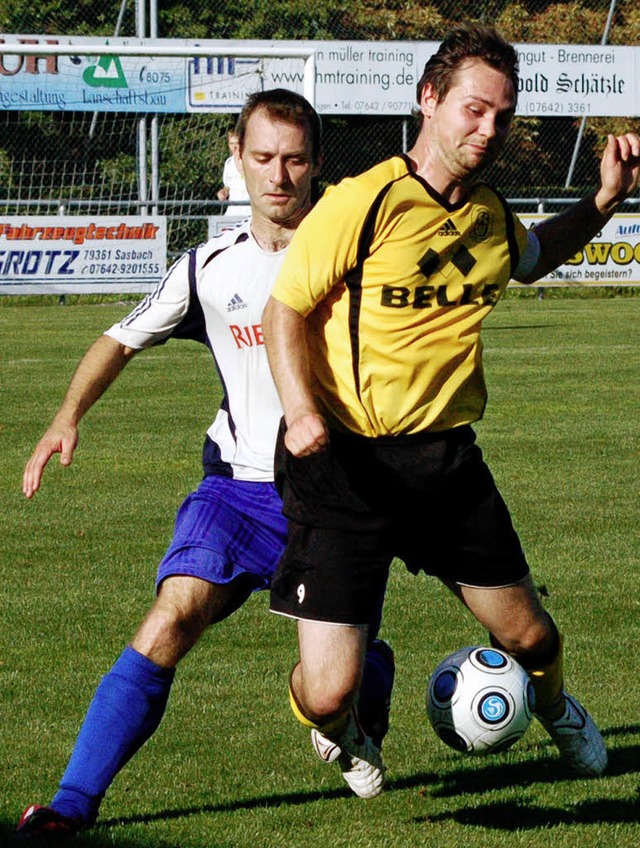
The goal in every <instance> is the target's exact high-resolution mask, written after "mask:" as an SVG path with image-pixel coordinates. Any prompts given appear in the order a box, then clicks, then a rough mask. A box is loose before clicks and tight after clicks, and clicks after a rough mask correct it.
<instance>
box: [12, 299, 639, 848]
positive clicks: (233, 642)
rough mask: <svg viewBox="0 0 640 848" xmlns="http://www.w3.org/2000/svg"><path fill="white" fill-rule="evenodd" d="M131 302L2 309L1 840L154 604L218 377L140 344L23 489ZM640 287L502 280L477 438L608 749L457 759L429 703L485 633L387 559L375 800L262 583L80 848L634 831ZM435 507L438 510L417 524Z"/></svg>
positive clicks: (51, 771)
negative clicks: (305, 712) (428, 689)
mask: <svg viewBox="0 0 640 848" xmlns="http://www.w3.org/2000/svg"><path fill="white" fill-rule="evenodd" d="M126 311H127V307H126V306H125V305H118V304H117V303H108V304H103V305H99V304H94V305H83V304H78V305H73V306H67V307H65V308H61V307H57V306H29V307H25V308H18V307H13V306H9V307H5V308H2V309H0V363H1V368H2V371H1V375H0V380H1V386H0V410H1V412H0V428H1V429H0V432H1V436H2V450H1V451H0V481H1V486H2V490H1V491H2V495H1V501H0V507H1V510H2V547H1V552H0V581H1V582H0V585H1V587H2V588H1V591H2V619H1V621H2V623H1V626H0V628H1V629H0V745H1V752H2V767H1V771H0V786H1V791H0V842H2V840H3V839H6V837H7V834H8V833H9V832H10V830H11V829H12V828H13V826H14V824H15V821H16V819H17V817H18V816H19V814H20V812H21V811H22V809H23V808H24V807H25V806H26V805H27V804H28V803H47V802H48V801H49V800H50V798H51V796H52V794H53V792H54V790H55V787H56V785H57V781H58V779H59V777H60V775H61V774H62V771H63V770H64V767H65V765H66V761H67V758H68V755H69V753H70V751H71V748H72V745H73V741H74V739H75V735H76V732H77V729H78V726H79V724H80V722H81V720H82V717H83V715H84V711H85V709H86V706H87V704H88V701H89V699H90V697H91V694H92V692H93V690H94V688H95V686H96V684H97V682H98V679H99V678H100V676H101V675H102V674H104V673H105V672H106V671H107V670H108V668H109V667H110V665H111V664H112V662H113V661H114V660H115V658H116V657H117V656H118V654H119V653H120V651H121V649H122V647H123V645H124V644H125V643H126V641H127V639H128V638H129V637H130V635H131V633H132V631H133V630H134V629H135V627H136V626H137V624H138V622H139V620H140V618H141V616H142V615H143V614H144V612H145V610H146V608H147V606H148V604H149V602H150V601H151V599H152V592H153V578H154V574H155V568H156V565H157V562H158V560H159V558H160V557H161V555H162V553H163V551H164V548H165V546H166V544H167V542H168V541H169V539H170V536H171V532H172V524H173V517H174V514H175V510H176V508H177V506H178V504H179V503H180V502H181V500H182V498H183V496H184V495H185V494H186V492H187V491H189V489H190V488H192V487H194V486H195V485H196V484H197V482H198V480H199V475H200V467H199V452H200V446H201V442H202V438H203V436H204V431H205V429H206V426H207V425H208V423H209V422H210V420H211V417H212V415H213V411H214V408H215V406H216V398H217V396H218V388H217V386H216V384H215V382H214V380H213V378H212V371H211V368H210V364H209V355H208V353H207V352H206V350H205V349H204V348H199V347H197V346H195V345H191V344H190V343H179V342H172V343H171V344H169V345H168V346H167V347H165V348H162V349H157V350H153V351H150V352H148V353H145V354H143V355H141V356H140V357H138V358H137V359H136V360H135V361H134V362H133V363H132V364H131V365H130V366H129V368H128V369H127V371H126V372H125V373H124V374H123V375H122V376H121V378H120V380H119V381H118V382H117V383H116V384H115V385H114V386H113V387H112V388H111V389H110V390H109V393H108V396H107V397H106V398H104V399H103V400H102V401H101V402H100V403H99V404H98V405H97V406H96V407H95V409H94V410H92V412H91V413H90V414H89V415H88V416H87V418H86V420H85V421H84V422H83V426H82V431H81V442H80V447H79V449H78V451H77V454H76V459H75V461H74V463H73V465H72V466H71V467H70V468H67V469H62V468H60V467H59V466H58V464H57V462H55V463H52V464H51V467H50V468H48V469H47V472H46V476H45V481H44V486H43V489H42V491H41V492H40V493H39V494H38V495H37V496H36V498H35V499H34V500H33V501H32V502H28V501H26V500H25V499H24V498H23V497H22V495H21V494H20V481H21V476H22V468H23V466H24V463H25V462H26V460H27V459H28V456H29V454H30V452H31V449H32V447H33V446H34V444H35V442H36V441H37V439H38V438H39V436H40V435H41V433H42V431H43V430H44V428H45V426H46V425H47V424H48V422H49V420H50V418H51V416H52V415H53V413H54V411H55V409H56V408H57V405H58V403H59V401H60V399H61V397H62V394H63V391H64V387H65V386H66V384H67V382H68V379H69V377H70V375H71V373H72V370H73V368H74V366H75V363H76V362H77V360H78V358H79V357H80V355H81V354H82V352H83V351H84V350H85V349H86V347H87V346H88V344H89V343H90V342H91V341H92V340H93V339H94V338H95V337H96V336H97V334H98V333H99V332H100V331H101V330H102V329H104V328H106V327H107V326H109V325H110V324H111V323H112V322H113V321H115V320H116V319H117V318H118V317H120V316H122V315H123V314H125V313H126ZM639 331H640V298H611V299H591V300H572V299H558V300H551V299H550V300H545V301H542V302H540V301H537V300H535V299H529V300H521V299H517V298H508V299H507V300H505V301H504V302H503V303H502V304H501V305H500V306H499V308H498V309H497V310H496V311H495V313H494V314H493V316H492V317H491V319H490V320H489V321H488V322H487V325H486V329H485V349H486V370H487V380H488V384H489V393H490V402H489V407H488V411H487V417H486V420H485V421H483V422H481V424H479V425H478V432H479V438H480V444H481V445H482V446H483V448H484V451H485V455H486V457H487V459H488V461H489V463H490V465H491V466H492V468H493V470H494V474H495V476H496V478H497V479H498V482H499V484H500V486H501V489H502V491H503V493H504V495H505V497H506V499H507V502H508V503H509V504H510V506H511V509H512V513H513V517H514V521H515V523H516V526H517V528H518V530H519V532H520V534H521V537H522V540H523V543H524V545H525V549H526V550H527V552H528V557H529V560H530V563H531V566H532V568H533V571H534V575H535V577H536V582H537V583H538V584H539V585H540V586H541V587H543V591H544V594H545V595H546V598H545V603H546V605H547V608H548V609H549V611H550V612H551V613H552V614H553V615H554V616H555V618H556V620H557V622H558V623H559V625H560V627H561V629H562V630H563V631H564V633H565V638H566V666H567V678H568V684H569V688H570V689H571V690H573V691H574V692H575V693H576V694H577V695H578V696H579V697H580V699H581V700H583V701H584V702H585V704H586V705H588V706H589V708H590V710H591V712H592V714H593V715H594V717H595V718H596V720H597V722H598V723H599V725H600V726H601V728H602V729H603V732H604V735H605V737H606V741H607V743H608V746H609V748H610V765H609V768H608V771H607V773H606V775H605V776H604V777H602V778H600V779H597V780H591V781H587V780H576V779H571V778H569V777H568V776H567V774H566V773H565V772H564V771H563V768H562V766H561V765H560V763H559V761H558V759H557V757H556V754H555V750H554V748H553V747H552V746H551V745H550V743H549V742H548V741H547V739H546V737H545V736H544V733H543V732H542V730H541V729H540V728H539V727H538V726H537V725H533V726H532V727H531V729H530V731H529V732H528V734H527V735H526V736H525V738H524V739H523V740H521V742H519V743H518V744H517V745H516V746H515V748H513V749H512V750H511V751H510V752H508V753H505V754H502V755H498V756H494V757H490V758H473V759H472V758H465V757H462V756H460V755H458V754H456V753H455V752H453V751H451V750H450V749H448V748H446V747H445V746H444V745H443V744H442V743H441V742H439V741H438V740H437V739H436V737H435V735H434V734H433V733H432V731H431V730H430V729H429V728H428V726H427V724H426V720H425V718H424V708H423V701H424V690H425V685H426V680H427V677H428V674H429V672H430V670H432V669H433V667H434V666H435V665H436V663H437V662H438V661H439V660H440V659H441V658H442V657H443V656H444V655H445V654H447V653H449V652H450V651H453V650H455V649H456V648H458V647H461V646H463V645H465V644H474V643H484V642H485V641H486V636H485V634H484V633H483V632H482V631H481V630H480V628H479V627H478V626H477V625H476V624H475V622H474V621H473V620H472V619H470V618H469V616H468V615H466V614H463V612H462V610H461V609H459V608H458V606H457V605H456V602H455V601H454V600H453V599H452V598H450V597H449V596H448V595H447V593H446V592H445V590H444V589H442V588H441V587H440V586H439V585H438V584H437V583H436V582H435V581H433V580H429V579H427V578H425V577H424V576H421V577H419V578H413V577H411V576H410V575H408V574H407V573H405V571H404V569H403V567H402V566H401V564H400V563H397V564H396V565H395V566H394V569H393V572H392V576H391V580H390V587H389V593H388V601H387V607H386V613H385V621H384V627H383V631H384V635H385V636H386V637H387V638H388V639H389V640H390V641H391V642H392V644H393V645H394V647H395V650H396V657H397V662H398V674H397V686H396V690H395V694H394V703H393V710H392V725H391V731H390V734H389V736H388V739H387V742H386V744H385V759H386V762H387V765H388V777H389V787H388V790H387V791H386V792H385V793H384V794H383V795H382V796H381V797H380V798H378V799H376V800H374V801H370V802H365V801H361V800H359V799H357V798H355V797H354V796H351V795H350V794H349V793H348V791H347V790H346V788H345V786H344V784H343V782H342V780H341V778H340V775H339V773H338V772H337V770H335V769H334V768H332V767H327V766H324V765H323V764H322V763H321V762H320V761H319V760H317V759H316V758H315V756H314V755H313V753H312V751H311V748H310V745H309V740H308V737H307V734H306V733H305V732H304V731H303V730H302V729H301V728H300V727H299V726H298V725H297V724H296V722H295V720H294V719H293V717H292V716H291V714H290V712H289V708H288V705H287V698H286V681H287V674H288V670H289V668H290V666H291V664H292V662H293V660H294V656H295V634H294V628H293V626H292V625H291V623H289V622H286V621H283V620H281V619H279V618H276V617H275V616H271V615H269V614H267V611H266V610H267V600H268V599H267V597H266V595H265V594H262V595H259V596H254V597H253V598H252V599H251V601H250V602H249V603H248V604H247V605H246V606H245V607H244V608H243V609H242V610H241V611H240V612H239V613H238V614H237V615H235V616H234V617H233V618H232V619H230V620H229V621H228V622H225V623H224V624H223V625H222V626H220V627H217V628H215V629H213V630H212V631H211V632H210V633H208V634H207V635H206V637H205V638H204V640H203V641H202V642H201V644H200V645H198V646H197V648H196V649H195V650H194V651H193V653H192V654H191V655H190V656H189V657H188V658H187V659H186V660H185V661H184V663H183V665H182V666H181V668H180V670H179V672H178V679H177V682H176V685H175V686H174V689H173V693H172V697H171V700H170V704H169V708H168V711H167V714H166V716H165V720H164V722H163V724H162V726H161V728H160V730H159V732H158V733H157V734H156V735H155V737H154V738H153V739H152V740H151V742H150V743H149V744H148V745H147V746H146V747H145V748H144V749H143V750H142V752H141V753H140V754H139V755H138V756H137V757H136V758H135V759H134V760H133V761H132V762H131V763H130V764H129V765H128V766H127V767H126V769H125V770H124V771H123V772H122V774H121V775H120V776H119V778H118V779H117V780H116V782H115V784H114V785H113V787H112V789H111V790H110V792H109V793H108V795H107V797H106V799H105V801H104V803H103V807H102V814H101V819H100V821H99V823H98V825H97V826H96V827H95V828H94V830H93V831H92V832H91V833H89V834H87V835H86V836H84V837H83V838H82V839H81V840H80V839H78V840H77V841H76V843H75V844H81V845H87V846H96V848H99V846H119V848H134V846H136V847H138V846H139V848H142V847H143V846H144V848H169V846H171V848H196V846H197V848H272V846H274V848H275V846H296V848H370V847H371V848H407V846H416V848H423V846H424V848H454V846H460V845H464V846H465V848H503V846H504V847H505V848H506V847H507V846H508V848H512V847H513V846H526V848H548V847H549V846H550V845H551V846H553V848H578V846H580V848H592V846H603V848H604V846H607V848H609V847H610V846H614V847H615V848H632V846H633V848H637V846H638V844H640V795H639V788H638V784H639V776H638V770H639V766H640V711H639V709H638V702H639V697H640V693H639V687H638V670H637V668H636V666H635V660H636V658H637V653H636V652H637V651H638V647H639V645H640V595H639V593H638V576H639V574H640V570H639V565H640V561H639V557H638V527H639V526H640V508H639V507H640V504H639V499H638V492H639V490H640V485H639V484H640V464H639V461H638V435H639V424H638V422H639V419H640V414H639V413H640V402H639V392H638V373H639V371H640V344H639V342H638V338H639ZM427 543H428V516H425V544H427Z"/></svg>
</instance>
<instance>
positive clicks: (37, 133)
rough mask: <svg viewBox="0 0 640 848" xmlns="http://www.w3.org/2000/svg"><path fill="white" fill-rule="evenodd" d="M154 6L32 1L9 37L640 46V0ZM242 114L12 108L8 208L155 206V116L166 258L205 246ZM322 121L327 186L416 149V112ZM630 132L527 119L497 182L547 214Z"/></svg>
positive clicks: (628, 124)
mask: <svg viewBox="0 0 640 848" xmlns="http://www.w3.org/2000/svg"><path fill="white" fill-rule="evenodd" d="M148 2H149V0H138V2H136V3H134V0H91V2H89V0H79V2H77V3H76V4H67V3H60V2H55V3H54V2H53V0H51V2H49V1H48V0H42V2H41V3H38V4H36V3H35V2H33V0H28V2H25V3H23V4H21V5H20V6H19V8H15V7H16V6H18V5H19V4H13V3H10V2H8V0H0V29H2V31H4V32H7V33H8V32H11V33H38V34H47V33H48V34H58V35H120V36H136V35H147V36H154V37H161V38H229V39H232V38H262V39H297V38H303V39H315V38H318V39H349V40H353V39H366V40H386V41H389V40H394V39H402V40H438V39H440V38H441V37H442V35H443V34H444V33H445V32H446V31H447V29H448V28H449V27H450V26H451V25H452V24H454V23H458V22H460V21H461V20H463V19H464V20H478V21H483V22H492V23H497V24H498V26H499V27H500V28H501V30H502V31H503V32H504V33H505V35H506V36H507V37H508V38H510V40H512V41H514V42H520V43H526V42H533V41H539V42H547V43H570V42H576V41H579V42H581V43H587V42H591V43H602V42H603V41H604V40H605V39H606V40H608V41H609V42H610V43H617V44H621V43H624V44H634V43H635V44H637V43H638V36H639V34H640V13H638V11H636V8H635V6H636V5H637V4H635V0H633V2H631V0H618V2H615V0H576V2H566V0H565V2H560V3H557V2H556V3H550V2H547V0H520V1H519V2H517V3H514V2H507V0H468V2H467V3H466V4H464V14H462V13H461V12H460V4H458V3H454V2H453V0H431V2H430V3H426V4H424V3H422V4H417V3H416V5H413V4H411V3H407V2H401V0H387V2H382V0H360V2H357V0H348V2H347V0H331V2H330V1H329V0H315V2H314V4H309V3H308V2H307V0H304V2H303V0H269V2H266V0H258V1H257V2H255V1H254V2H249V0H235V2H233V3H231V2H227V0H207V3H204V2H201V0H193V2H191V3H190V4H186V5H185V4H178V3H177V2H173V0H163V3H162V8H161V9H157V8H156V7H155V5H154V4H155V0H151V2H150V5H147V3H148ZM572 24H573V25H574V26H573V27H572ZM545 27H546V29H545ZM0 71H1V69H0ZM0 83H1V76H0ZM234 117H235V116H232V115H220V114H209V115H205V114H188V115H173V114H167V115H158V116H154V117H153V118H151V116H148V117H147V116H143V115H131V114H120V113H104V112H102V113H100V112H97V113H95V114H92V113H87V112H71V113H69V112H60V113H52V112H37V111H23V112H16V111H13V112H12V111H5V112H2V113H0V212H2V214H16V213H20V214H30V215H42V214H55V213H56V212H59V211H64V212H66V213H67V214H73V213H76V212H77V213H78V214H87V213H89V212H91V213H95V212H98V211H102V212H105V213H109V214H111V213H113V214H120V215H121V214H135V213H136V212H138V211H139V209H140V207H141V205H142V204H143V203H144V202H145V199H146V194H145V188H144V187H143V186H141V185H140V170H139V168H138V167H137V162H138V158H139V156H140V128H141V122H142V124H143V125H146V126H148V127H149V128H151V124H152V121H153V122H154V126H153V131H154V133H155V137H156V138H157V143H158V145H159V149H160V152H161V168H160V181H159V193H158V202H157V207H156V208H157V210H158V211H159V212H160V213H162V214H164V215H166V216H167V218H168V221H169V229H168V247H169V252H170V253H175V252H178V251H180V250H182V249H184V248H185V247H186V246H187V245H190V244H192V243H194V241H199V240H201V239H202V238H204V237H205V236H206V218H207V216H208V215H211V214H217V213H219V212H220V211H221V207H220V204H219V202H218V201H217V200H216V192H217V190H218V189H219V188H220V186H221V174H222V166H223V163H224V160H225V158H226V156H227V155H228V151H227V146H226V130H227V128H228V127H229V125H230V124H231V123H232V122H233V120H234ZM323 124H324V147H325V164H324V168H323V173H322V181H323V183H324V184H328V183H333V182H336V181H337V180H339V179H340V178H342V177H343V176H345V175H349V174H356V173H359V172H361V171H363V170H365V169H366V168H368V167H370V166H371V165H372V164H374V163H375V162H377V161H380V160H381V159H384V158H386V157H388V156H391V155H394V154H396V153H398V152H399V151H401V150H403V149H406V148H407V147H409V146H410V145H411V144H412V142H413V138H414V133H415V126H414V122H413V119H411V118H409V117H406V116H405V117H383V118H380V117H364V116H363V117H359V116H345V117H340V116H326V117H325V118H324V119H323ZM623 125H624V126H625V128H630V129H632V128H635V129H636V130H637V129H638V127H639V126H640V122H638V121H635V122H632V121H624V122H623V121H622V120H621V119H603V118H599V119H597V118H594V119H589V120H586V121H584V120H580V119H572V118H552V117H542V118H538V117H535V118H533V117H531V118H530V117H527V118H524V117H522V118H521V117H518V118H516V119H515V121H514V125H513V129H512V132H511V137H510V141H509V143H508V146H507V149H506V150H505V153H504V155H503V157H502V159H501V162H500V163H499V164H497V165H495V166H494V167H493V170H492V172H491V173H489V174H488V175H487V179H488V180H490V181H492V182H494V183H495V184H496V185H497V186H498V187H499V188H500V190H501V191H502V192H503V193H504V194H505V195H507V196H508V197H509V198H513V199H514V200H515V201H518V202H519V205H520V208H521V210H522V211H538V210H539V208H540V203H541V202H542V201H544V200H549V199H552V200H553V204H552V205H554V206H556V207H557V206H558V205H559V204H561V203H562V202H563V201H564V200H570V199H571V198H575V197H577V196H580V195H582V194H583V193H585V192H586V191H587V190H589V188H590V187H592V186H593V185H594V184H596V183H597V180H598V171H599V164H598V163H599V155H600V151H601V149H602V145H603V140H604V138H606V133H607V132H609V131H617V130H618V129H619V128H620V127H621V126H623ZM634 125H635V126H634ZM578 141H579V145H577V142H578ZM578 147H579V156H578V157H577V159H575V160H574V153H575V152H576V150H577V149H578ZM525 201H526V202H525Z"/></svg>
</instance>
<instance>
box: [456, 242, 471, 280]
mask: <svg viewBox="0 0 640 848" xmlns="http://www.w3.org/2000/svg"><path fill="white" fill-rule="evenodd" d="M451 261H452V262H453V264H454V265H455V266H456V268H457V269H458V271H460V273H461V274H463V275H464V276H465V277H466V276H467V274H468V273H469V271H471V269H472V268H473V266H474V265H475V264H476V260H475V259H474V258H473V256H472V255H471V253H469V251H468V250H467V248H466V247H465V246H464V245H461V246H460V247H459V248H458V250H456V252H455V253H454V254H453V256H452V257H451Z"/></svg>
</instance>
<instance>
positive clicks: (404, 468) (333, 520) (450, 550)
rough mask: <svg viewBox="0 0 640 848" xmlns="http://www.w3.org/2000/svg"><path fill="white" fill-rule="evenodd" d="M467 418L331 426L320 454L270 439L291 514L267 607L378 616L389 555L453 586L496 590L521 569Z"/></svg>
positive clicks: (337, 617) (335, 616) (319, 617)
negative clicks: (393, 429) (394, 426)
mask: <svg viewBox="0 0 640 848" xmlns="http://www.w3.org/2000/svg"><path fill="white" fill-rule="evenodd" d="M475 438H476V437H475V433H474V431H473V429H472V428H471V427H459V428H456V429H453V430H448V431H445V432H442V433H429V434H417V435H413V436H400V437H389V438H376V439H371V438H366V437H363V436H357V435H355V434H345V433H339V432H332V433H331V440H330V444H329V446H328V448H327V449H326V450H323V451H322V452H321V453H317V454H313V455H312V456H308V457H301V458H296V457H294V456H292V455H291V454H290V453H289V452H288V451H287V450H286V448H285V447H284V427H281V428H280V433H279V436H278V444H277V447H276V484H277V486H278V488H279V490H280V493H281V495H282V498H283V511H284V514H285V516H286V517H287V519H288V521H289V537H288V543H287V548H286V550H285V553H284V555H283V557H282V559H281V561H280V563H279V565H278V568H277V570H276V573H275V575H274V577H273V580H272V584H271V609H272V610H273V611H274V612H278V613H281V614H283V615H289V616H292V617H294V618H301V619H309V620H312V621H326V622H333V623H336V624H368V623H370V622H372V621H374V620H375V619H376V618H378V617H379V615H380V609H381V606H382V600H383V598H384V591H385V587H386V582H387V577H388V573H389V567H390V565H391V562H392V561H393V559H394V558H395V557H399V558H400V559H402V560H403V561H404V562H405V564H406V566H407V568H408V569H409V570H410V571H412V572H413V573H414V574H417V573H418V572H419V571H425V572H426V573H427V574H432V575H435V576H437V577H439V578H440V579H442V580H444V581H448V582H454V583H458V584H460V585H467V586H475V587H483V588H496V587H500V586H509V585H512V584H513V583H517V582H518V581H519V580H521V579H522V578H523V577H525V576H526V575H527V574H528V573H529V567H528V565H527V562H526V559H525V556H524V553H523V551H522V546H521V545H520V541H519V539H518V536H517V534H516V532H515V530H514V528H513V524H512V522H511V517H510V515H509V511H508V509H507V506H506V504H505V502H504V501H503V499H502V497H501V495H500V493H499V491H498V489H497V487H496V484H495V482H494V480H493V477H492V475H491V472H490V471H489V469H488V467H487V465H486V464H485V462H484V460H483V458H482V452H481V451H480V448H479V447H478V446H477V445H476V444H475Z"/></svg>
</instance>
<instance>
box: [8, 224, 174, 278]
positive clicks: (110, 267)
mask: <svg viewBox="0 0 640 848" xmlns="http://www.w3.org/2000/svg"><path fill="white" fill-rule="evenodd" d="M166 257H167V233H166V221H165V219H164V218H161V217H159V216H149V217H147V216H144V215H143V216H140V217H115V216H109V217H103V216H100V215H95V216H89V215H87V216H81V215H77V216H75V215H74V216H63V215H59V216H33V217H32V216H28V215H25V216H24V217H20V216H14V217H0V294H94V293H101V294H102V293H108V292H146V291H150V290H151V289H152V288H154V286H156V285H157V283H158V282H159V281H160V280H161V279H162V277H163V276H164V273H165V270H166V263H167V258H166Z"/></svg>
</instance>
